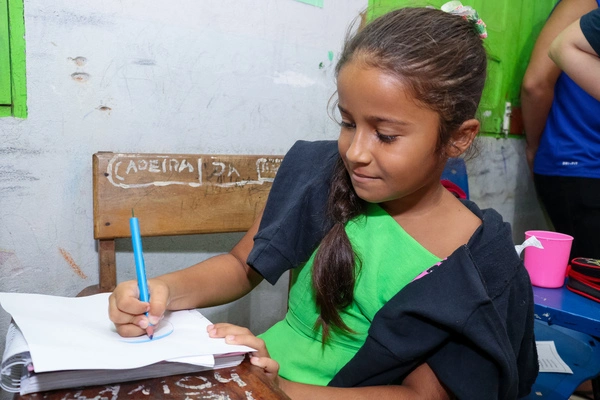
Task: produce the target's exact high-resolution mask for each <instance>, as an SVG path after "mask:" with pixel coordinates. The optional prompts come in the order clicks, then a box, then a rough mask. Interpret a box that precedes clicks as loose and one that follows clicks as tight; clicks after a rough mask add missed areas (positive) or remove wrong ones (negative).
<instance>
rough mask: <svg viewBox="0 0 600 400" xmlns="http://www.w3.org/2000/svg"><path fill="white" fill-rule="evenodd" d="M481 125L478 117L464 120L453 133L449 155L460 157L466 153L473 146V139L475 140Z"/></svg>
mask: <svg viewBox="0 0 600 400" xmlns="http://www.w3.org/2000/svg"><path fill="white" fill-rule="evenodd" d="M480 126H481V125H480V123H479V121H478V120H476V119H468V120H466V121H465V122H463V123H462V125H461V126H460V127H459V128H458V129H457V130H456V132H454V134H453V135H452V140H451V141H450V143H449V146H448V151H447V153H448V156H449V157H458V156H460V155H461V154H462V153H464V152H465V151H466V150H467V149H468V148H469V146H471V143H473V140H475V136H477V134H478V133H479V128H480Z"/></svg>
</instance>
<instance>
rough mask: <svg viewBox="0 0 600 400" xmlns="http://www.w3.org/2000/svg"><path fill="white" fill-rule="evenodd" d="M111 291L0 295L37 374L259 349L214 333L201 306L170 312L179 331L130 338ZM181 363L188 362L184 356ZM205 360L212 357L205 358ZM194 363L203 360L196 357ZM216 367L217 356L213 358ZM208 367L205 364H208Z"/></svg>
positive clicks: (169, 317)
mask: <svg viewBox="0 0 600 400" xmlns="http://www.w3.org/2000/svg"><path fill="white" fill-rule="evenodd" d="M109 295H110V294H109V293H101V294H97V295H93V296H85V297H59V296H48V295H40V294H24V293H0V304H1V305H2V308H4V309H5V310H6V311H7V312H8V313H10V314H11V315H12V317H13V319H14V320H15V322H16V324H17V325H18V326H19V328H20V329H21V331H22V332H23V335H24V336H25V340H26V341H27V344H28V345H29V350H30V352H31V357H32V361H33V365H34V367H35V371H36V372H45V371H58V370H67V369H128V368H136V367H142V366H145V365H149V364H153V363H156V362H160V361H164V360H172V361H178V362H179V361H180V360H178V358H181V357H192V356H194V357H195V356H208V357H210V358H212V356H213V355H218V354H227V353H237V352H249V351H254V349H251V348H249V347H246V346H236V345H229V344H226V343H225V341H224V339H214V338H210V337H209V336H208V333H207V332H206V327H207V326H208V325H209V324H210V321H208V319H206V318H205V317H204V316H203V315H202V314H201V313H200V312H198V311H197V310H184V311H174V312H167V313H165V317H164V318H163V320H162V321H161V323H160V324H159V326H158V329H160V328H161V326H164V325H165V324H171V325H172V326H173V332H172V333H171V334H170V335H168V336H165V337H163V338H161V339H158V340H151V341H150V340H145V341H140V342H137V343H131V342H127V341H126V340H124V339H123V338H122V337H121V336H120V335H119V334H118V333H117V331H116V329H115V327H114V325H113V324H112V322H111V321H110V320H109V318H108V296H109ZM181 360H182V361H181V362H185V361H184V359H181ZM203 360H204V361H205V360H206V358H204V359H203ZM190 361H192V362H191V363H198V360H196V359H190ZM210 362H212V363H213V365H214V359H212V360H209V364H210ZM202 365H204V364H202Z"/></svg>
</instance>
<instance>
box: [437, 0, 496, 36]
mask: <svg viewBox="0 0 600 400" xmlns="http://www.w3.org/2000/svg"><path fill="white" fill-rule="evenodd" d="M441 10H442V11H445V12H447V13H449V14H454V15H459V16H461V17H462V18H463V19H465V20H467V21H469V22H471V23H473V24H474V25H475V29H476V30H477V33H479V37H480V38H482V39H485V38H486V37H487V29H486V28H485V22H483V21H482V20H481V18H479V15H478V14H477V11H475V9H474V8H473V7H469V6H463V5H462V3H461V2H460V1H449V2H447V3H446V4H444V5H443V6H442V7H441Z"/></svg>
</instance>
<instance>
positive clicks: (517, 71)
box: [367, 0, 557, 137]
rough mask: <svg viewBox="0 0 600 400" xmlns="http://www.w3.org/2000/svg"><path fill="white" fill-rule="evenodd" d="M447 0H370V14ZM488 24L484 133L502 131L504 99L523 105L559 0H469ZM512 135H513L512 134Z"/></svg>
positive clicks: (481, 112) (481, 110)
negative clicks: (524, 84)
mask: <svg viewBox="0 0 600 400" xmlns="http://www.w3.org/2000/svg"><path fill="white" fill-rule="evenodd" d="M447 1H448V0H369V6H368V13H367V18H368V19H369V20H370V19H373V18H376V17H378V16H380V15H382V14H384V13H386V12H388V11H391V10H393V9H396V8H401V7H406V6H424V5H431V6H434V7H436V8H439V7H440V6H441V5H442V4H444V3H446V2H447ZM462 3H463V4H468V5H469V6H471V7H473V8H475V9H476V10H477V12H478V14H479V16H480V17H481V19H483V21H484V22H485V23H486V25H487V30H488V37H487V39H485V40H484V45H485V47H486V50H487V52H488V78H487V82H486V87H485V89H484V91H483V97H482V99H481V103H480V107H479V113H478V117H479V119H480V120H481V124H482V125H481V131H482V133H484V134H490V135H494V136H496V135H498V136H502V137H504V134H503V133H502V121H503V116H504V110H505V103H506V102H510V103H511V105H512V108H513V111H514V110H515V108H517V107H520V105H521V100H520V89H521V81H522V80H523V75H524V74H525V69H526V68H527V64H528V63H529V59H530V56H531V51H532V50H533V45H534V44H535V40H536V39H537V36H538V35H539V33H540V31H541V29H542V27H543V25H544V23H545V21H546V19H547V18H548V16H549V15H550V12H551V11H552V9H553V8H554V6H555V4H556V3H557V0H536V1H522V0H503V1H490V0H469V1H463V2H462ZM509 137H512V136H511V135H509Z"/></svg>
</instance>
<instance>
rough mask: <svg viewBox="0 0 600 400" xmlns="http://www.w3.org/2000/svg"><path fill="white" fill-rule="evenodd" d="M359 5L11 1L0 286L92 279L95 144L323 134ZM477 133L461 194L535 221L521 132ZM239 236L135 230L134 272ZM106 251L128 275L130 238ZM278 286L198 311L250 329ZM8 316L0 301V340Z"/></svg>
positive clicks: (287, 140) (252, 149)
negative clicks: (13, 58) (139, 243)
mask: <svg viewBox="0 0 600 400" xmlns="http://www.w3.org/2000/svg"><path fill="white" fill-rule="evenodd" d="M366 4H367V0H343V1H342V0H325V7H324V8H322V9H321V8H317V7H314V6H310V5H307V4H303V3H300V2H297V1H294V0H270V1H250V0H244V1H239V0H238V1H234V0H203V1H195V0H181V1H178V2H175V3H169V2H164V1H158V0H143V1H142V0H129V1H126V2H125V1H120V0H104V1H91V0H80V1H76V2H75V1H69V0H25V25H26V42H27V87H28V108H29V116H28V118H27V119H25V120H19V119H12V118H3V119H0V134H1V140H0V291H11V292H31V293H44V294H52V295H62V296H74V295H75V294H76V293H78V292H79V291H80V290H81V289H83V288H84V287H86V286H88V285H90V284H93V283H96V282H97V278H98V274H97V250H96V248H95V242H94V240H93V236H92V201H91V188H92V186H91V155H92V154H93V153H94V152H96V151H100V150H107V151H120V152H133V151H139V152H164V153H194V152H202V153H254V154H258V153H273V154H278V153H279V154H282V153H285V152H286V151H287V149H288V148H289V147H290V146H291V145H292V144H293V142H294V141H295V140H296V139H300V138H301V139H307V140H316V139H334V138H336V135H337V126H336V125H335V124H334V123H333V122H332V121H331V120H330V119H329V117H328V116H327V113H326V107H327V102H328V99H329V97H330V96H331V94H332V93H333V92H334V90H335V85H334V79H333V67H334V63H335V60H336V58H337V56H338V54H339V51H340V48H341V45H342V41H343V37H344V35H345V32H346V28H347V26H348V24H349V22H350V21H351V20H352V19H353V18H355V17H356V16H357V15H358V14H359V12H360V10H362V9H364V8H365V7H366ZM330 52H331V53H330ZM480 144H481V148H482V152H481V154H480V155H479V157H478V158H476V159H475V160H474V161H472V162H470V163H469V164H468V169H469V173H470V179H471V195H472V198H473V199H474V200H476V201H479V202H480V203H481V205H482V206H484V207H495V208H497V209H498V210H499V211H501V213H502V214H503V215H504V217H505V218H506V219H507V220H508V221H509V222H512V223H513V224H514V226H515V238H516V240H517V241H518V240H519V238H522V231H523V230H525V229H526V228H542V227H544V226H545V225H544V221H543V218H542V217H541V212H540V210H539V207H538V206H537V203H536V200H535V196H534V194H533V192H532V186H531V182H530V179H529V176H528V172H527V168H526V166H525V162H524V155H523V145H524V143H523V141H520V140H514V139H510V140H496V139H491V138H483V139H482V140H481V141H480ZM239 238H240V235H210V236H203V237H197V236H194V237H176V238H167V239H164V238H163V239H159V238H152V239H147V240H145V241H144V246H145V255H146V264H147V267H148V275H149V276H154V275H157V274H160V273H163V272H167V271H171V270H174V269H178V268H182V267H185V266H188V265H190V264H192V263H195V262H197V261H199V260H202V259H204V258H206V257H208V256H210V255H212V254H216V253H219V252H224V251H227V250H229V249H230V248H231V247H232V246H233V244H235V242H236V241H237V240H238V239H239ZM118 250H119V254H118V258H117V264H118V265H119V267H120V268H119V274H118V279H119V281H122V280H125V279H132V278H133V277H134V268H133V256H132V253H131V247H130V245H129V242H128V241H126V240H125V241H121V242H119V243H118ZM281 281H282V282H280V284H279V285H278V287H277V288H276V289H275V290H272V289H271V288H270V287H269V286H268V285H263V286H261V287H260V288H259V290H258V291H257V292H256V293H253V294H252V295H250V296H248V297H247V298H245V299H242V300H241V301H240V302H238V304H235V305H233V306H232V305H229V306H223V307H218V308H215V309H211V310H206V312H205V314H207V316H208V317H209V318H210V319H212V320H213V321H230V322H234V323H238V324H243V325H248V326H250V327H251V328H252V329H253V330H254V331H255V332H260V331H262V330H264V329H265V328H266V327H267V326H269V325H270V324H271V323H272V322H273V321H275V320H276V319H277V318H280V317H281V315H282V313H283V312H284V308H285V295H286V283H287V282H285V279H282V280H281ZM8 321H9V317H8V315H7V314H6V313H5V312H3V311H2V312H0V336H3V335H4V332H5V331H6V326H7V324H8ZM3 344H4V342H3V337H2V338H0V350H1V349H2V348H3Z"/></svg>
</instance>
